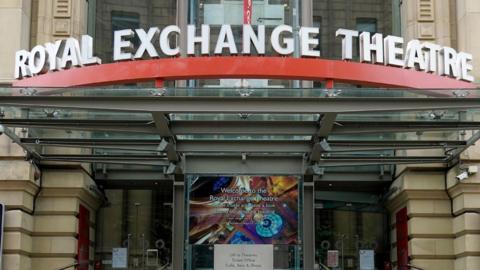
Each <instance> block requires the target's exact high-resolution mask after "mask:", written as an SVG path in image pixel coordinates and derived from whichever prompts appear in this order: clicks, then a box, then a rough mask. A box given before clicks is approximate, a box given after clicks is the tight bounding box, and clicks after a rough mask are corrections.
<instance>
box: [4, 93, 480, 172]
mask: <svg viewBox="0 0 480 270" xmlns="http://www.w3.org/2000/svg"><path fill="white" fill-rule="evenodd" d="M52 93H54V94H55V91H52ZM0 106H2V107H15V108H26V109H27V110H28V109H32V108H44V109H73V110H81V111H85V112H90V111H91V112H95V111H99V110H101V111H104V112H111V113H116V112H123V113H125V112H126V113H132V114H135V113H148V114H150V115H151V119H144V120H135V119H134V118H129V117H128V114H126V116H125V117H123V118H122V119H113V120H112V119H95V118H93V119H55V118H48V117H47V118H29V117H18V118H0V125H3V126H4V127H5V130H6V132H5V133H6V134H7V135H8V136H9V137H10V138H12V139H13V141H14V142H16V143H18V144H20V145H21V146H22V147H23V148H24V149H25V150H26V151H27V152H28V153H29V154H30V157H31V158H32V159H34V160H36V161H37V162H40V163H42V162H78V163H93V164H111V165H114V164H120V165H141V166H144V167H146V168H147V169H145V171H147V172H151V173H145V174H143V173H142V175H141V176H139V178H140V180H142V181H144V180H145V178H149V177H152V178H155V179H159V178H157V176H158V175H159V174H161V175H162V177H161V179H166V178H165V177H164V175H172V174H179V173H180V174H184V173H192V174H317V175H319V176H321V177H318V178H316V179H332V178H331V177H328V174H329V169H328V168H342V167H349V168H352V167H353V166H373V167H377V168H379V171H381V173H380V174H382V175H384V173H385V166H389V165H390V166H393V165H397V164H424V163H439V164H444V165H445V166H449V165H452V164H453V163H455V162H456V160H457V159H458V156H459V154H460V153H461V152H462V151H463V150H465V149H466V148H467V147H468V146H470V145H472V144H474V143H475V141H476V140H477V139H478V138H479V137H480V133H478V132H476V131H477V130H479V129H480V122H477V121H467V120H465V119H462V120H461V121H435V120H429V121H424V120H423V121H412V120H411V119H407V120H404V121H401V120H400V119H399V120H395V121H386V120H380V121H373V120H361V121H355V120H345V118H342V117H341V116H344V115H345V114H348V115H350V116H351V115H360V114H365V113H374V114H378V113H384V112H385V113H391V112H412V111H435V110H464V111H466V110H472V109H478V108H480V98H477V97H476V96H473V97H467V96H460V97H457V98H445V97H401V98H397V97H337V96H335V95H333V96H327V97H248V96H247V97H245V96H236V97H232V96H228V97H222V96H55V95H53V96H49V95H46V96H45V95H23V96H15V95H11V96H0ZM172 114H198V115H208V114H215V115H217V114H240V115H247V116H248V115H252V114H279V115H286V116H288V115H292V114H295V115H313V116H315V115H316V117H317V120H316V121H312V120H311V118H310V120H301V119H304V118H299V119H296V120H269V119H268V118H266V119H265V120H249V119H245V118H248V117H245V118H240V119H239V120H226V119H220V120H205V119H203V118H201V117H200V119H201V120H192V119H190V120H188V119H186V120H184V119H182V120H178V119H177V118H175V117H174V118H172V117H171V115H172ZM15 128H23V129H41V130H69V131H85V132H91V133H92V134H93V133H101V132H110V133H112V134H116V133H119V134H128V136H129V137H128V139H127V138H115V137H111V138H102V139H99V138H95V137H94V136H92V137H90V138H63V137H48V136H47V137H42V136H35V135H29V136H23V137H19V136H17V135H16V133H15V132H14V129H15ZM452 131H462V132H464V131H471V132H472V134H473V135H472V136H471V138H470V139H468V140H464V139H461V138H458V139H457V140H452V139H448V138H446V137H445V138H440V139H427V140H415V139H412V138H410V139H395V138H393V139H383V140H378V139H368V138H367V139H362V138H359V137H358V136H359V135H363V136H370V135H375V134H387V135H388V134H390V133H398V134H400V133H405V132H414V133H417V134H422V132H452ZM145 135H149V136H150V135H156V136H158V139H145V138H144V136H145ZM345 135H346V136H350V139H345V138H343V139H338V138H337V137H338V136H345ZM257 137H259V138H257ZM387 137H388V136H387ZM393 137H395V136H393ZM67 148H78V149H84V150H85V151H86V152H85V151H83V152H82V153H84V152H85V153H86V154H76V155H71V154H63V152H62V151H61V149H67ZM59 149H60V150H59ZM417 149H426V150H428V151H427V152H425V153H426V154H428V155H426V156H416V155H415V154H411V153H413V152H411V151H414V150H417ZM432 151H436V152H434V155H432V153H433V152H432ZM417 155H418V153H417ZM105 168H108V166H107V167H104V168H103V171H99V172H98V175H99V179H100V178H101V179H102V181H106V180H107V178H106V175H109V174H108V173H105V172H104V171H105ZM393 171H394V170H393V169H392V167H390V169H388V172H389V173H393ZM331 175H342V174H339V173H338V172H332V173H331ZM115 177H116V178H117V179H120V178H121V177H119V175H118V174H116V176H115ZM381 178H382V179H384V177H383V176H382V177H381ZM387 178H388V177H387ZM388 179H391V177H390V178H388Z"/></svg>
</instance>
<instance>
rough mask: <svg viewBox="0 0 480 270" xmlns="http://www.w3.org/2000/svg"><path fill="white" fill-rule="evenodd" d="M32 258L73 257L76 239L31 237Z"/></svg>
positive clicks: (75, 250) (75, 249)
mask: <svg viewBox="0 0 480 270" xmlns="http://www.w3.org/2000/svg"><path fill="white" fill-rule="evenodd" d="M32 240H33V245H32V256H34V255H35V256H49V257H56V256H57V257H58V256H59V254H60V255H61V256H62V257H63V256H66V257H69V256H74V255H75V254H76V252H77V239H76V238H75V237H67V236H62V237H53V236H36V237H32Z"/></svg>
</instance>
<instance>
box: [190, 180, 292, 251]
mask: <svg viewBox="0 0 480 270" xmlns="http://www.w3.org/2000/svg"><path fill="white" fill-rule="evenodd" d="M298 182H299V181H298V178H297V177H293V176H218V177H197V178H195V179H193V180H192V181H191V187H190V194H189V195H190V217H189V224H190V230H189V240H190V243H191V244H297V243H298V232H297V230H298Z"/></svg>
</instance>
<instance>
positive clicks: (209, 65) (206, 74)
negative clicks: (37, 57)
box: [13, 56, 476, 89]
mask: <svg viewBox="0 0 480 270" xmlns="http://www.w3.org/2000/svg"><path fill="white" fill-rule="evenodd" d="M222 78H225V79H232V78H233V79H235V78H244V79H279V80H306V81H329V80H330V81H335V82H344V83H351V84H355V85H364V86H372V87H391V88H416V89H462V88H464V89H467V88H469V89H472V88H476V86H475V85H474V84H472V83H469V82H464V81H459V80H456V79H452V78H449V77H443V76H438V75H434V74H430V73H426V72H419V71H415V70H409V69H402V68H396V67H389V66H383V65H373V64H365V63H356V62H348V61H338V60H326V59H318V58H292V57H259V56H216V57H188V58H160V59H151V60H139V61H125V62H117V63H111V64H102V65H96V66H86V67H81V68H72V69H69V70H63V71H58V72H52V73H46V74H43V75H39V76H35V77H31V78H25V79H23V80H18V81H15V82H14V83H13V86H15V87H72V86H98V85H115V84H124V83H135V82H142V81H168V80H188V79H222Z"/></svg>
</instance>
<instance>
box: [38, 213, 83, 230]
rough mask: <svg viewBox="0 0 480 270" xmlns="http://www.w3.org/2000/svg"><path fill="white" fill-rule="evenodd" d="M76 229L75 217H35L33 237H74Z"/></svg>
mask: <svg viewBox="0 0 480 270" xmlns="http://www.w3.org/2000/svg"><path fill="white" fill-rule="evenodd" d="M77 229H78V219H77V217H75V216H60V215H55V216H35V226H34V234H35V235H40V234H45V235H56V234H61V235H65V234H67V235H68V234H71V235H76V233H77Z"/></svg>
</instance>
